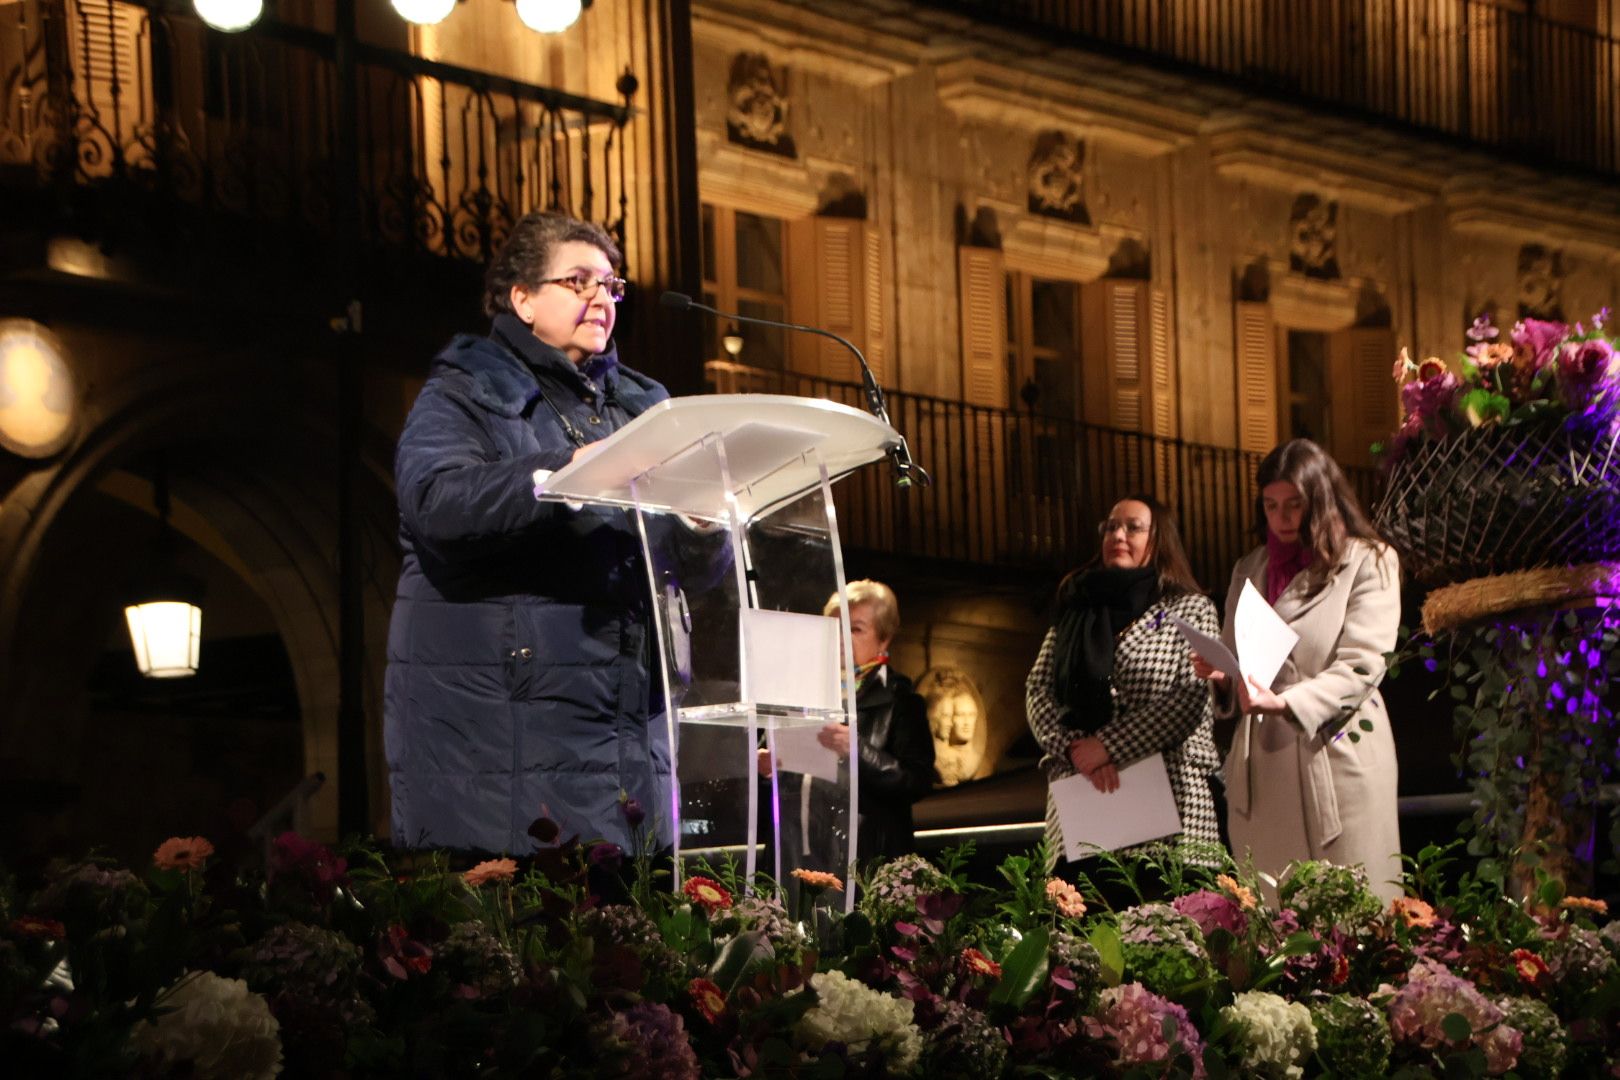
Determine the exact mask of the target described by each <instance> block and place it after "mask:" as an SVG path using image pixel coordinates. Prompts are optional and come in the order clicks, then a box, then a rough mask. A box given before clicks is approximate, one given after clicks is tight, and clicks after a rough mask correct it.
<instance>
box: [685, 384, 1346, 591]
mask: <svg viewBox="0 0 1620 1080" xmlns="http://www.w3.org/2000/svg"><path fill="white" fill-rule="evenodd" d="M708 375H709V385H710V388H711V389H712V390H714V391H715V392H716V393H726V394H736V393H775V394H794V395H799V396H803V397H820V398H826V399H828V400H832V401H838V402H841V403H843V404H846V405H850V406H852V407H854V408H857V409H860V408H864V397H863V394H862V390H861V388H860V386H859V385H857V384H854V383H842V382H831V381H829V380H826V379H818V378H812V377H810V376H805V375H795V374H790V373H779V372H767V371H761V370H759V369H757V368H750V367H746V366H744V365H741V364H733V363H729V362H726V361H711V362H710V363H709V365H708ZM888 403H889V413H890V417H891V419H892V420H893V421H894V425H895V427H896V428H897V429H898V430H899V431H900V432H901V433H902V434H904V435H905V436H906V439H907V441H908V442H909V443H910V445H911V450H912V454H913V456H914V457H915V458H916V459H917V460H918V461H919V462H920V463H921V464H922V465H923V467H924V468H926V469H928V470H929V472H930V473H931V474H932V475H933V478H934V483H933V486H932V487H929V488H923V489H913V490H911V491H906V492H900V491H896V489H895V487H894V483H893V480H892V478H891V477H890V475H889V473H888V471H887V470H886V469H883V468H881V467H878V466H873V467H871V468H869V469H866V470H863V471H862V472H860V473H857V474H856V475H855V476H852V477H850V478H849V479H847V480H845V481H843V482H842V483H841V484H840V485H839V486H838V488H837V498H838V513H839V522H840V526H841V528H842V530H843V533H844V538H845V543H846V544H847V545H848V546H849V547H852V548H860V549H864V550H868V551H877V552H882V553H885V554H894V555H903V556H912V557H923V558H931V559H943V560H951V561H956V562H969V563H976V564H981V565H992V566H1008V567H1024V568H1029V569H1032V570H1039V571H1043V572H1047V573H1062V572H1063V571H1066V570H1069V569H1072V568H1073V567H1075V566H1078V565H1080V564H1081V563H1082V562H1084V561H1085V560H1087V559H1089V558H1091V557H1092V556H1093V555H1094V554H1095V553H1096V551H1097V543H1098V541H1097V531H1096V529H1097V522H1099V521H1101V520H1103V519H1104V518H1105V517H1106V516H1107V514H1108V510H1109V509H1110V507H1112V506H1113V504H1114V503H1115V502H1116V501H1118V500H1119V499H1120V498H1122V497H1124V496H1126V495H1128V494H1131V493H1132V492H1144V491H1145V492H1149V493H1151V494H1153V495H1155V496H1157V497H1158V498H1159V499H1161V500H1163V501H1164V502H1166V503H1167V504H1168V505H1169V506H1171V507H1172V508H1173V509H1174V510H1175V511H1176V516H1177V518H1178V519H1179V520H1180V522H1181V529H1182V536H1183V539H1184V540H1185V541H1186V545H1187V553H1188V556H1189V557H1190V558H1191V560H1192V563H1193V569H1194V571H1195V572H1196V573H1197V575H1198V579H1199V581H1200V582H1201V583H1202V584H1203V585H1204V586H1205V587H1206V588H1209V589H1213V590H1223V589H1224V588H1225V587H1226V582H1227V580H1228V578H1229V576H1230V574H1231V572H1232V565H1233V564H1234V563H1235V562H1236V561H1237V560H1238V558H1239V557H1240V556H1242V555H1243V554H1244V553H1245V552H1247V551H1248V550H1249V549H1250V548H1252V547H1253V546H1254V544H1255V536H1254V505H1255V494H1256V492H1255V487H1254V476H1255V472H1256V470H1257V469H1258V467H1259V464H1260V458H1261V457H1262V455H1260V454H1256V453H1251V452H1246V451H1242V450H1236V449H1232V448H1230V447H1221V446H1206V445H1201V444H1198V443H1189V442H1182V441H1181V440H1178V439H1167V438H1162V437H1159V436H1154V435H1144V434H1142V433H1141V432H1135V431H1120V430H1117V429H1114V428H1106V427H1098V426H1096V425H1092V424H1084V423H1080V422H1078V421H1074V420H1059V419H1053V418H1050V417H1045V416H1040V415H1036V414H1031V413H1026V412H1017V411H1014V410H1010V409H993V408H987V407H984V406H979V405H969V404H965V403H963V402H960V401H951V400H947V399H944V398H936V397H928V396H925V395H922V394H910V393H905V392H903V391H893V392H890V393H889V394H888ZM1346 472H1347V474H1348V475H1349V477H1350V481H1351V483H1352V485H1353V486H1354V487H1355V488H1356V491H1357V494H1358V495H1359V496H1360V498H1361V500H1362V502H1363V504H1364V505H1366V506H1368V507H1370V506H1371V505H1372V503H1373V500H1374V497H1375V495H1376V493H1377V483H1378V478H1377V474H1376V473H1375V472H1374V471H1373V470H1370V469H1349V470H1346Z"/></svg>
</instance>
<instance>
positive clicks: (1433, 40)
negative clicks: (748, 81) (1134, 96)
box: [924, 0, 1620, 174]
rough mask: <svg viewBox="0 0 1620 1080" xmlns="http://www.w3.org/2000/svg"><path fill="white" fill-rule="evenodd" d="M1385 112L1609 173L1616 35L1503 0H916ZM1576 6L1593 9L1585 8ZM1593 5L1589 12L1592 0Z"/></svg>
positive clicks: (1524, 155) (1617, 134)
mask: <svg viewBox="0 0 1620 1080" xmlns="http://www.w3.org/2000/svg"><path fill="white" fill-rule="evenodd" d="M924 3H925V6H928V7H933V8H937V9H944V10H948V11H951V12H955V13H959V14H966V15H970V16H972V17H974V18H976V19H981V20H984V21H986V22H995V23H998V24H1001V25H1009V26H1016V27H1021V28H1023V29H1027V30H1028V31H1030V32H1031V33H1032V34H1035V35H1038V36H1039V37H1041V38H1042V39H1046V40H1051V39H1052V38H1053V37H1054V36H1056V37H1057V38H1059V39H1060V40H1066V41H1068V42H1069V43H1072V44H1075V45H1079V46H1082V47H1087V46H1089V47H1093V48H1095V47H1099V46H1101V47H1106V48H1107V49H1108V50H1109V52H1110V53H1112V54H1116V55H1117V54H1120V53H1124V54H1126V55H1133V58H1134V59H1137V60H1139V61H1141V62H1144V63H1148V64H1155V65H1159V66H1171V67H1174V68H1178V69H1182V70H1190V71H1194V72H1199V73H1204V74H1213V75H1218V76H1220V77H1221V78H1222V79H1223V80H1227V81H1233V82H1236V83H1238V84H1240V85H1242V86H1245V87H1248V88H1252V89H1254V90H1256V91H1259V92H1261V93H1264V94H1267V95H1271V96H1279V97H1286V98H1288V99H1290V100H1302V101H1307V102H1309V103H1311V104H1313V105H1315V106H1317V107H1319V108H1327V109H1330V110H1334V111H1339V112H1348V113H1352V114H1356V115H1358V116H1360V117H1362V118H1364V119H1378V120H1384V121H1390V120H1393V121H1396V122H1398V123H1400V124H1402V125H1406V126H1409V127H1411V128H1413V129H1417V130H1420V131H1423V132H1426V133H1430V134H1439V135H1444V136H1450V137H1453V138H1456V139H1461V140H1464V141H1467V142H1470V143H1475V144H1479V145H1481V146H1484V147H1487V148H1489V149H1492V150H1495V151H1499V152H1501V153H1503V154H1505V155H1507V156H1511V157H1515V158H1518V159H1520V160H1523V161H1525V162H1527V163H1530V164H1535V165H1540V166H1545V165H1548V164H1557V165H1562V166H1566V167H1573V168H1576V169H1583V170H1591V171H1594V172H1599V173H1610V174H1612V173H1617V172H1620V40H1617V39H1616V38H1615V37H1613V36H1612V35H1611V34H1606V33H1603V32H1601V31H1600V30H1598V29H1595V28H1593V27H1581V26H1572V25H1567V24H1565V23H1561V22H1556V21H1553V20H1550V19H1547V18H1545V17H1542V16H1538V15H1536V14H1533V13H1532V12H1531V11H1527V10H1523V9H1524V8H1526V7H1528V8H1532V9H1533V8H1534V7H1535V6H1536V5H1534V4H1528V5H1526V4H1516V3H1512V2H1511V0H1087V2H1075V0H924ZM1588 10H1589V11H1590V10H1592V8H1591V7H1590V6H1588ZM1598 10H1602V7H1601V6H1599V7H1598Z"/></svg>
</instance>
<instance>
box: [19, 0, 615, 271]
mask: <svg viewBox="0 0 1620 1080" xmlns="http://www.w3.org/2000/svg"><path fill="white" fill-rule="evenodd" d="M336 46H337V42H336V40H335V39H334V38H333V37H332V36H331V35H329V34H324V33H319V32H316V31H313V30H309V29H306V28H303V27H299V26H295V25H292V24H288V23H278V22H275V21H273V20H269V19H266V20H264V21H262V22H261V23H260V24H259V25H258V26H256V27H255V28H253V29H252V30H250V31H248V32H245V33H241V34H220V33H215V32H213V31H210V30H207V29H206V28H204V27H203V26H202V24H201V23H199V22H198V21H197V20H196V19H195V18H193V17H191V16H190V15H189V14H188V13H186V9H185V8H184V7H181V6H178V5H175V6H171V5H167V4H164V3H161V2H159V0H141V2H138V3H131V2H125V0H19V2H18V3H17V4H16V6H15V7H12V6H4V5H0V183H5V184H10V185H16V184H19V183H20V184H32V185H35V186H40V185H44V186H51V185H62V186H70V187H81V188H82V187H86V186H89V187H96V186H102V187H122V188H124V189H126V190H131V191H134V192H139V193H143V194H146V195H149V196H153V197H158V198H164V197H168V198H173V199H175V200H178V201H179V202H180V203H182V204H185V205H188V206H191V207H194V208H197V209H199V210H202V211H206V212H209V213H214V214H224V215H230V216H232V217H236V218H241V219H246V220H248V221H250V222H254V223H261V224H264V225H266V226H270V227H273V228H277V229H282V228H290V229H295V230H303V231H306V232H309V233H312V234H314V235H315V236H317V237H322V236H326V235H329V234H331V233H332V231H333V230H334V228H335V227H336V213H337V210H336V207H337V201H338V199H339V198H340V197H341V196H342V195H343V194H344V188H343V185H347V184H353V185H354V186H355V192H356V194H357V195H358V202H359V215H360V223H359V228H360V233H361V238H362V240H363V241H364V242H365V243H366V244H367V245H369V246H370V247H372V248H383V249H387V250H390V251H392V250H398V249H405V250H408V251H411V252H416V253H421V254H426V255H433V256H441V257H449V258H463V259H472V260H479V261H482V260H485V259H487V257H488V256H489V254H490V252H491V249H492V247H493V246H494V245H496V244H498V243H499V241H500V239H501V237H502V236H503V235H504V233H505V231H506V228H507V227H508V226H509V225H510V223H511V222H512V221H514V220H515V219H516V218H518V217H519V216H521V215H522V214H524V213H526V212H528V211H530V210H533V209H552V208H560V209H565V210H568V211H570V212H572V213H574V214H576V215H578V216H580V217H583V218H587V219H590V220H595V221H599V222H602V223H604V224H606V225H607V226H608V227H609V228H610V230H611V231H613V232H614V233H615V234H616V235H617V236H618V238H619V240H620V241H621V243H622V241H623V239H624V235H625V229H624V223H625V214H626V208H627V201H628V195H627V190H626V186H625V180H626V176H627V175H630V174H632V173H633V170H634V168H635V163H634V162H633V161H631V160H630V155H631V153H632V148H631V147H630V146H629V140H627V139H626V138H625V137H624V129H625V125H626V124H627V123H628V122H629V120H630V117H631V109H630V108H629V107H628V105H627V104H610V103H606V102H600V101H593V100H589V99H586V98H582V97H577V96H574V95H571V94H566V93H562V92H559V91H557V90H553V89H549V88H547V87H541V86H532V85H529V84H526V83H521V82H517V81H514V80H511V79H506V78H502V77H499V76H496V75H492V74H489V73H485V72H479V71H471V70H468V69H466V68H462V67H457V66H455V65H452V64H447V63H440V62H436V61H433V60H427V59H423V58H421V57H418V56H413V55H410V54H409V53H405V52H398V51H393V50H389V49H383V48H378V47H375V46H372V45H368V44H366V43H364V42H360V43H356V45H355V48H354V52H353V54H352V55H353V63H352V65H351V64H342V63H340V62H339V59H338V55H337V51H336ZM349 79H352V80H353V89H354V93H355V95H356V103H357V112H358V123H357V125H356V126H357V131H356V144H357V145H356V150H355V157H356V158H357V160H356V161H355V162H354V163H353V165H352V167H351V168H349V169H347V170H346V169H344V168H343V167H342V166H341V165H340V162H341V160H342V155H340V154H339V152H338V147H337V142H338V135H337V133H338V128H339V124H340V123H341V117H340V114H339V110H340V108H341V101H340V97H341V95H342V93H343V91H344V89H345V87H344V85H343V84H344V83H345V81H346V80H349Z"/></svg>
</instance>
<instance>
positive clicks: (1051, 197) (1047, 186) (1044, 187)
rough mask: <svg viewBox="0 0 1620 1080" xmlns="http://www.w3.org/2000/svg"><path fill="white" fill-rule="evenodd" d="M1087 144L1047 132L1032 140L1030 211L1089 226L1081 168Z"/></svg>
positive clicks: (1089, 217)
mask: <svg viewBox="0 0 1620 1080" xmlns="http://www.w3.org/2000/svg"><path fill="white" fill-rule="evenodd" d="M1085 161H1086V144H1085V143H1084V142H1083V141H1082V140H1080V139H1075V138H1072V137H1070V136H1068V135H1065V134H1064V133H1063V132H1061V131H1048V132H1045V133H1044V134H1042V135H1041V136H1039V137H1038V138H1037V139H1036V140H1035V146H1034V149H1033V150H1031V151H1030V155H1029V168H1028V170H1027V175H1028V178H1029V212H1030V213H1032V214H1042V215H1044V216H1046V217H1055V218H1062V219H1063V220H1064V221H1073V222H1076V223H1077V224H1080V225H1090V224H1091V214H1090V213H1089V212H1088V211H1087V210H1086V182H1085V173H1084V166H1085Z"/></svg>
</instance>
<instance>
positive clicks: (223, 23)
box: [192, 0, 264, 34]
mask: <svg viewBox="0 0 1620 1080" xmlns="http://www.w3.org/2000/svg"><path fill="white" fill-rule="evenodd" d="M192 6H193V7H195V8H196V9H197V17H198V18H199V19H201V20H202V21H203V22H205V23H207V24H208V25H209V26H212V27H213V28H214V29H215V30H222V31H224V32H225V33H227V34H232V33H235V32H236V31H238V30H246V29H247V28H248V27H250V26H252V25H253V24H254V23H256V22H258V21H259V16H260V15H263V14H264V0H192Z"/></svg>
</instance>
